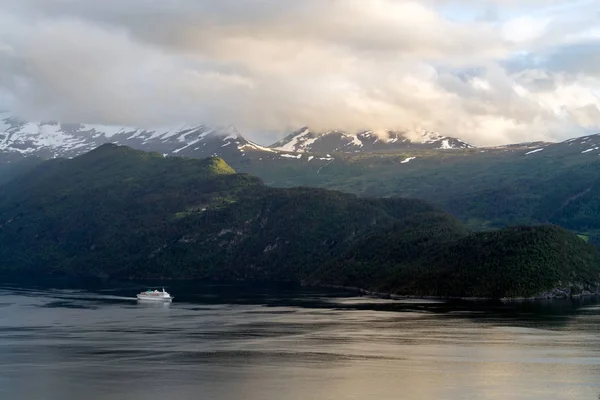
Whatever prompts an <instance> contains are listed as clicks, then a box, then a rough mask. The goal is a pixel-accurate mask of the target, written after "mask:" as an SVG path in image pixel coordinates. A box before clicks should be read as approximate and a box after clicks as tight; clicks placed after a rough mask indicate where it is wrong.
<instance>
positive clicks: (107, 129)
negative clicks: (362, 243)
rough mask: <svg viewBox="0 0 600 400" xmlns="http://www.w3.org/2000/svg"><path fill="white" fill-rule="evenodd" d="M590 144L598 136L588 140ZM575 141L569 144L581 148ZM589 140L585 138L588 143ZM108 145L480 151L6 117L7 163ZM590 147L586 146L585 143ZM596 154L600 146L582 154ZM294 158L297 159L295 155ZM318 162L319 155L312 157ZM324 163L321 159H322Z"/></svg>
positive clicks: (400, 135) (385, 135)
mask: <svg viewBox="0 0 600 400" xmlns="http://www.w3.org/2000/svg"><path fill="white" fill-rule="evenodd" d="M586 137H587V138H590V139H588V142H589V143H592V142H593V139H591V138H593V137H594V136H593V135H592V136H586ZM576 140H578V139H570V140H568V141H566V142H565V143H571V144H573V143H575V142H576ZM582 140H583V139H582ZM104 143H116V144H123V145H127V146H131V147H132V148H135V149H140V150H146V151H156V152H159V153H161V154H163V155H170V156H187V157H197V158H202V157H209V156H220V157H224V158H225V159H226V160H227V161H228V162H233V163H236V162H238V161H239V160H241V157H246V156H249V157H251V158H267V159H271V160H272V159H288V160H289V159H292V158H295V159H298V160H300V159H304V160H307V159H308V158H311V157H310V156H309V155H306V154H305V153H315V154H321V155H326V157H321V159H322V160H324V161H329V160H330V158H331V157H332V155H331V153H342V154H343V153H370V152H402V151H409V152H410V151H418V150H465V149H474V148H475V146H472V145H470V144H469V143H466V142H464V141H462V140H460V139H458V138H454V137H448V136H443V135H441V134H440V133H437V132H432V131H426V130H420V131H402V132H401V131H394V130H363V131H358V132H345V131H341V130H335V129H334V130H328V131H314V130H312V129H310V128H309V127H303V128H300V129H298V130H296V131H294V132H292V133H290V134H289V135H288V136H286V137H285V138H283V139H281V140H280V141H278V142H276V143H273V144H271V145H265V144H257V143H255V142H252V141H250V140H247V139H246V138H245V137H244V136H243V135H242V134H240V132H238V130H237V129H236V128H235V127H234V126H231V125H229V126H222V127H219V126H209V125H186V124H179V125H174V126H168V127H155V128H138V127H130V126H110V125H98V124H85V123H61V122H51V121H47V122H33V121H24V120H22V119H19V118H17V117H15V116H13V115H12V114H10V113H6V112H5V113H0V152H2V154H3V157H2V158H3V160H2V161H7V160H8V161H10V159H11V158H9V157H8V154H13V158H14V155H17V154H18V155H23V156H37V157H41V158H55V157H66V158H69V157H74V156H76V155H79V154H83V153H85V152H87V151H90V150H92V149H94V148H96V147H98V146H99V145H101V144H104ZM582 143H584V144H585V141H584V142H582ZM550 144H551V143H549V142H533V143H519V144H508V145H504V146H497V147H495V148H496V149H505V150H518V149H528V148H544V147H546V146H548V145H550ZM582 151H589V152H592V151H594V146H591V147H590V148H586V149H582ZM289 153H292V154H289ZM312 159H315V157H314V156H313V157H312V158H311V160H312ZM319 159H320V158H316V160H319Z"/></svg>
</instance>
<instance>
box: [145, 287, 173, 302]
mask: <svg viewBox="0 0 600 400" xmlns="http://www.w3.org/2000/svg"><path fill="white" fill-rule="evenodd" d="M137 298H138V300H145V301H172V300H173V298H174V297H173V296H171V295H170V294H169V293H168V292H165V288H163V290H162V292H159V291H158V290H146V291H145V292H140V293H138V295H137Z"/></svg>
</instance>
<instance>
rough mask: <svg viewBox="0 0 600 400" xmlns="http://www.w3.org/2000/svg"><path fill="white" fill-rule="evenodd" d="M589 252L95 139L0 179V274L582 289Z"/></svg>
mask: <svg viewBox="0 0 600 400" xmlns="http://www.w3.org/2000/svg"><path fill="white" fill-rule="evenodd" d="M599 271H600V257H599V255H598V251H597V250H596V248H594V247H593V246H591V245H588V244H587V243H585V242H584V241H583V240H581V239H580V238H578V237H577V236H576V235H574V234H572V233H570V232H567V231H565V230H564V229H562V228H558V227H555V226H538V227H522V228H510V229H504V230H499V231H495V232H491V233H490V232H482V233H477V234H470V232H469V231H468V230H467V229H466V227H465V226H464V225H463V224H462V223H461V222H459V221H458V220H457V219H455V218H454V217H452V216H450V215H449V214H447V213H445V212H444V211H442V210H441V209H439V208H437V207H436V206H433V205H431V204H429V203H426V202H424V201H421V200H412V199H403V198H386V199H380V198H360V197H356V196H355V195H352V194H345V193H342V192H336V191H331V190H325V189H315V188H306V187H299V188H293V189H281V188H271V187H268V186H265V185H264V184H263V182H262V181H261V180H260V179H258V178H255V177H253V176H251V175H247V174H237V173H235V171H234V170H233V169H232V168H231V167H229V166H228V165H227V164H226V163H225V162H224V161H223V160H222V159H220V158H209V159H202V160H199V159H186V158H172V157H168V158H163V157H162V155H160V154H157V153H145V152H142V151H136V150H132V149H131V148H128V147H124V146H115V145H103V146H101V147H99V148H97V149H95V150H93V151H91V152H89V153H86V154H84V155H82V156H79V157H76V158H74V159H72V160H64V159H55V160H50V161H47V162H45V163H43V164H40V165H37V166H35V167H33V168H30V169H29V170H28V171H27V172H26V173H24V174H23V175H22V176H20V177H19V178H18V179H16V180H12V181H11V182H9V183H7V184H4V185H3V186H2V187H1V190H0V272H4V273H21V274H22V273H39V274H47V273H51V274H60V275H80V276H100V277H114V278H161V279H225V280H239V279H248V280H272V281H274V280H277V281H281V280H289V281H303V282H307V283H312V284H342V285H346V286H355V287H362V288H366V289H371V290H381V291H387V292H393V293H398V294H413V295H439V296H482V297H504V296H531V295H535V294H537V293H539V292H542V291H545V290H549V289H553V288H555V287H557V286H560V287H567V286H569V287H572V286H573V287H575V286H576V287H578V288H587V289H591V287H592V286H594V285H596V282H597V281H598V280H599V279H598V274H599Z"/></svg>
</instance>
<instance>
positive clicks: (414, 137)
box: [270, 127, 473, 153]
mask: <svg viewBox="0 0 600 400" xmlns="http://www.w3.org/2000/svg"><path fill="white" fill-rule="evenodd" d="M270 147H271V148H272V149H276V150H281V151H292V152H303V153H334V152H342V153H357V152H372V151H393V150H403V149H466V148H472V147H473V146H471V145H469V144H468V143H465V142H463V141H461V140H459V139H456V138H452V137H446V136H442V135H440V134H439V133H437V132H432V131H406V132H398V131H390V130H386V131H362V132H358V133H356V134H352V133H347V132H344V131H340V130H331V131H326V132H315V131H313V130H311V129H310V128H308V127H304V128H301V129H298V130H297V131H294V132H292V133H291V134H290V135H288V136H286V137H285V138H284V139H282V140H280V141H279V142H277V143H275V144H273V145H271V146H270Z"/></svg>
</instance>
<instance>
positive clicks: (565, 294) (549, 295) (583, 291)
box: [319, 283, 600, 302]
mask: <svg viewBox="0 0 600 400" xmlns="http://www.w3.org/2000/svg"><path fill="white" fill-rule="evenodd" d="M319 286H321V287H325V288H331V289H341V290H347V291H351V292H356V293H359V294H360V295H362V296H369V297H375V298H380V299H390V300H407V299H422V300H466V301H494V300H495V301H498V300H499V301H503V302H512V301H530V300H551V299H557V300H560V299H562V300H564V299H570V298H579V297H589V296H598V295H600V283H594V284H592V285H590V284H581V283H577V284H571V285H567V286H564V287H556V288H553V289H551V290H547V291H544V292H540V293H538V294H536V295H534V296H530V297H503V298H499V299H498V298H492V297H460V296H458V297H453V296H449V297H444V296H416V295H399V294H394V293H383V292H374V291H371V290H367V289H364V288H360V287H353V286H340V285H319Z"/></svg>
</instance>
